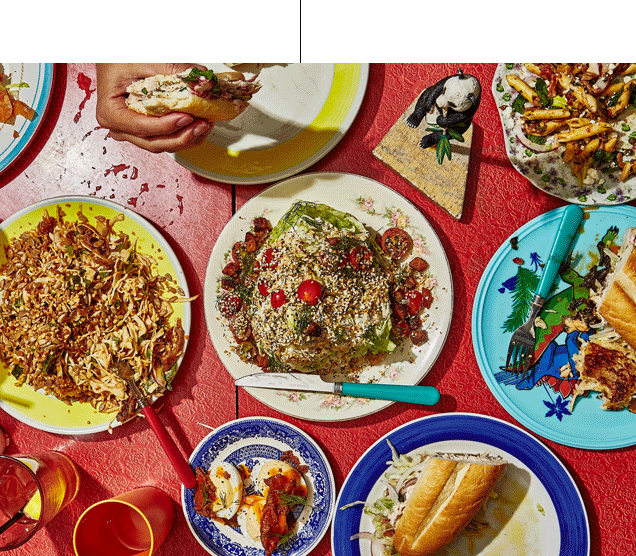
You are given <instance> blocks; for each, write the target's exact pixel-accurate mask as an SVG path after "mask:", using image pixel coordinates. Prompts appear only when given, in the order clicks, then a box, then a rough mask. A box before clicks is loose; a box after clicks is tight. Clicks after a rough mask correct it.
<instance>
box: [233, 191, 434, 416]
mask: <svg viewBox="0 0 636 556" xmlns="http://www.w3.org/2000/svg"><path fill="white" fill-rule="evenodd" d="M355 203H356V205H357V206H358V207H359V209H360V210H361V211H362V212H366V213H367V214H369V215H371V216H376V217H380V218H383V219H385V220H386V222H387V224H388V225H389V227H397V228H402V229H403V230H406V231H407V232H409V234H410V235H411V237H412V239H413V254H414V255H416V256H421V257H426V256H427V255H430V254H431V252H430V250H429V249H428V247H427V244H426V238H425V237H424V236H422V235H421V234H417V233H416V232H415V229H414V227H413V226H412V225H411V221H410V218H409V217H408V216H407V215H406V214H404V212H403V211H402V210H401V209H400V208H398V207H383V208H382V209H378V210H376V203H375V201H374V199H373V198H372V197H362V196H360V197H358V198H356V199H355ZM271 212H272V211H271V210H270V209H267V208H266V209H264V210H263V211H262V213H261V215H262V216H267V214H269V213H271ZM228 256H229V252H228V253H226V258H227V257H228ZM436 285H437V280H436V279H435V277H434V276H430V275H429V276H428V277H427V279H426V281H425V286H426V287H427V288H429V289H430V290H431V292H432V293H433V297H434V299H435V295H434V294H435V286H436ZM228 334H229V335H228ZM226 335H228V336H227V337H228V340H229V341H230V342H232V338H231V333H230V332H229V329H227V327H226ZM403 373H404V368H403V365H402V364H399V363H391V364H389V365H388V368H387V369H386V370H382V371H380V374H381V376H382V378H388V379H390V380H391V382H395V381H397V380H398V379H399V378H401V377H402V375H403ZM376 381H377V379H376V380H374V381H373V382H376ZM276 395H277V396H281V397H283V398H285V399H286V400H287V401H288V402H290V403H296V404H303V403H304V402H306V401H307V400H308V399H309V396H313V397H316V398H317V399H319V400H320V403H319V407H320V409H327V410H333V411H339V410H341V409H345V408H349V407H351V406H353V405H362V406H366V405H369V403H370V402H371V400H369V399H368V398H353V397H349V396H338V395H335V394H318V393H311V394H307V393H304V392H297V391H283V390H280V391H277V392H276Z"/></svg>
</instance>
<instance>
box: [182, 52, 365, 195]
mask: <svg viewBox="0 0 636 556" xmlns="http://www.w3.org/2000/svg"><path fill="white" fill-rule="evenodd" d="M263 66H264V67H262V68H261V70H260V73H259V74H258V78H257V79H258V81H259V82H260V83H261V84H262V88H261V90H260V91H258V92H257V93H256V94H255V95H254V96H253V97H252V100H250V105H249V106H248V107H247V108H246V109H245V111H244V112H243V113H242V114H240V115H239V116H238V117H237V118H235V119H234V120H231V121H229V122H217V123H216V124H215V125H214V128H213V130H212V132H211V133H210V135H208V137H207V138H206V140H205V141H204V142H203V143H202V144H201V145H198V146H196V147H192V148H190V149H186V150H183V151H179V152H178V153H176V154H174V155H173V156H174V158H175V160H176V161H177V162H178V163H179V164H181V165H183V166H185V167H186V168H188V169H189V170H191V171H193V172H194V173H195V174H198V175H200V176H203V177H205V178H208V179H212V180H216V181H220V182H224V183H235V184H260V183H271V182H274V181H278V180H281V179H284V178H288V177H290V176H293V175H295V174H297V173H299V172H301V171H302V170H304V169H305V168H308V167H309V166H311V165H312V164H314V163H315V162H317V161H318V160H320V159H321V158H322V157H323V156H325V155H326V154H327V153H328V152H329V151H330V150H331V149H333V148H334V147H335V146H336V145H337V144H338V142H339V141H340V140H341V139H342V137H343V136H344V134H345V133H346V132H347V130H348V129H349V127H350V126H351V124H352V123H353V120H354V119H355V117H356V115H357V113H358V110H359V109H360V106H361V104H362V100H363V98H364V94H365V91H366V87H367V80H368V76H369V64H263ZM209 67H210V68H211V69H213V70H214V71H228V68H227V67H224V66H222V65H220V64H211V65H209ZM237 69H242V68H237ZM246 77H251V74H249V73H246Z"/></svg>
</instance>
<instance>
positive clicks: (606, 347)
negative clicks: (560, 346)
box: [572, 338, 636, 411]
mask: <svg viewBox="0 0 636 556" xmlns="http://www.w3.org/2000/svg"><path fill="white" fill-rule="evenodd" d="M574 359H575V361H576V368H577V370H578V372H579V378H580V380H579V383H578V384H577V386H576V388H575V389H574V392H573V394H572V406H573V405H574V400H575V399H576V397H577V396H580V395H581V394H584V393H585V392H587V391H589V390H592V391H595V392H599V394H600V398H601V400H602V401H603V405H602V406H601V407H602V409H610V410H617V409H624V408H625V407H628V406H630V411H636V401H633V399H634V396H635V395H636V351H635V350H634V349H633V348H632V347H631V346H630V345H629V344H627V343H626V342H623V341H621V340H620V339H607V338H598V339H590V341H588V342H586V343H585V344H583V346H581V348H580V349H579V353H578V354H577V355H575V356H574ZM630 404H631V405H630Z"/></svg>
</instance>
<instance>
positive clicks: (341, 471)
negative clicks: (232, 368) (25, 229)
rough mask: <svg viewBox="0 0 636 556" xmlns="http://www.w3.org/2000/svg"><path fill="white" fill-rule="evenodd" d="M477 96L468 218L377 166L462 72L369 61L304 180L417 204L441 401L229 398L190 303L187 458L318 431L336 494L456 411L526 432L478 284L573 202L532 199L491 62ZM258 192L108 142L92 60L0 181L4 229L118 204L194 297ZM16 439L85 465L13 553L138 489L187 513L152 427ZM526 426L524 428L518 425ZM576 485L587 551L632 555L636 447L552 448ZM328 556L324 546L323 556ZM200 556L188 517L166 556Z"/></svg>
mask: <svg viewBox="0 0 636 556" xmlns="http://www.w3.org/2000/svg"><path fill="white" fill-rule="evenodd" d="M460 65H461V67H462V68H463V70H464V71H465V72H467V73H472V74H474V75H476V76H477V77H478V78H479V79H480V81H481V83H482V86H483V88H484V94H483V98H482V102H481V107H480V109H479V111H478V112H477V115H476V117H475V120H474V123H475V127H474V136H473V145H472V155H471V162H470V169H469V178H468V190H467V194H466V199H465V204H464V213H463V216H462V218H461V220H460V221H457V220H455V219H454V218H453V217H451V216H449V215H448V214H447V213H446V212H445V211H443V210H442V209H440V208H438V207H437V206H436V205H434V204H433V203H432V202H431V201H430V200H429V199H428V198H426V197H425V196H424V195H422V194H421V193H419V192H418V191H417V190H415V189H414V188H413V187H412V186H410V185H409V184H408V183H407V182H405V181H404V180H403V179H402V178H401V177H400V176H398V175H397V174H396V173H394V172H393V171H391V170H390V169H389V168H387V167H386V166H385V165H384V164H383V163H382V162H380V161H379V160H377V159H375V158H374V157H373V155H372V150H373V148H374V147H375V146H376V145H377V144H378V142H379V141H380V140H381V138H382V137H383V136H384V135H385V134H386V133H387V131H388V130H389V128H390V127H391V125H392V124H393V123H394V122H395V121H396V119H397V118H398V117H399V116H400V115H401V114H402V113H403V112H404V111H405V109H406V108H407V107H408V106H409V105H410V103H411V102H412V101H413V100H414V98H415V97H416V96H417V95H418V94H419V92H420V91H421V90H422V89H423V88H424V87H425V86H428V85H431V84H433V83H435V82H436V81H438V80H439V79H441V78H442V77H444V76H446V75H449V74H452V73H455V72H456V70H457V67H458V65H457V64H432V65H429V64H425V65H412V64H387V65H384V64H372V65H371V68H370V75H369V85H368V88H367V92H366V96H365V98H364V102H363V104H362V107H361V109H360V112H359V113H358V116H357V117H356V119H355V121H354V122H353V125H352V126H351V128H350V129H349V131H348V133H347V134H346V135H345V136H344V138H343V139H342V140H341V142H340V143H339V144H338V145H337V146H336V147H335V148H334V149H333V150H332V151H331V152H330V153H329V154H328V155H327V156H325V157H324V158H323V159H322V160H320V161H319V162H318V163H316V164H314V165H313V166H312V167H310V168H309V169H308V170H306V172H315V171H334V172H348V173H354V174H360V175H362V176H366V177H369V178H372V179H375V180H377V181H379V182H382V183H384V184H386V185H387V186H389V187H391V188H393V189H394V190H396V191H398V192H399V193H401V194H402V195H404V196H406V197H407V198H409V199H410V200H411V201H412V202H413V203H414V204H415V205H417V207H418V208H419V209H420V210H421V211H422V213H423V215H424V216H425V217H426V218H427V220H428V221H429V222H430V223H431V225H432V226H433V228H434V229H435V231H436V233H437V235H438V236H439V238H440V239H441V242H442V244H443V246H444V249H445V250H446V253H447V255H448V258H449V261H450V265H451V268H452V269H453V286H454V292H455V300H454V311H453V323H452V327H451V330H450V334H449V336H448V339H447V342H446V344H445V347H444V349H443V351H442V353H441V355H440V357H439V359H438V361H437V362H436V364H435V366H434V368H433V369H432V370H431V371H430V373H429V374H428V375H427V378H426V383H429V384H433V385H435V386H437V387H438V388H439V390H440V391H441V392H442V400H441V402H440V403H439V404H438V405H436V406H435V407H433V408H419V407H417V408H416V407H414V406H409V405H406V404H401V403H396V404H393V405H392V406H390V407H389V408H387V409H385V410H383V411H380V412H378V413H376V414H374V415H371V416H369V417H366V418H362V419H357V420H353V421H348V422H338V423H333V424H331V423H316V422H308V421H303V420H299V419H295V418H290V417H287V416H285V415H283V414H281V413H279V412H277V411H276V410H273V409H270V408H268V407H266V406H265V405H263V404H261V403H260V402H258V401H257V400H255V399H254V398H252V397H251V396H250V395H248V394H246V393H245V392H244V391H242V390H241V391H238V393H237V391H236V389H235V387H234V384H233V382H232V380H231V379H230V375H229V374H228V372H227V371H226V370H225V369H224V367H223V365H222V364H221V362H220V360H219V358H218V356H217V354H216V352H215V350H214V348H213V346H212V344H211V342H210V339H209V337H208V333H207V330H206V326H205V320H204V316H203V302H202V299H201V298H199V299H198V300H197V301H195V302H194V303H193V304H192V310H193V318H192V330H191V340H190V344H189V347H188V351H187V356H186V359H185V361H184V364H183V366H182V368H181V370H180V371H179V374H178V377H177V379H176V381H175V383H174V390H173V392H171V393H170V395H169V396H167V397H166V398H165V401H166V403H165V406H164V408H163V409H162V410H161V412H160V417H161V419H162V420H163V421H164V423H166V424H167V426H168V428H169V430H170V432H171V434H172V435H173V437H174V438H175V439H176V442H177V444H178V445H179V446H180V448H181V449H182V451H183V452H184V453H185V454H186V455H188V454H189V453H190V452H191V451H192V449H193V448H194V447H195V446H196V445H197V444H198V443H199V441H200V440H201V439H202V438H203V437H204V436H205V435H206V434H207V432H208V430H207V429H206V428H204V427H202V426H201V425H200V424H199V423H206V424H208V425H210V426H212V427H216V426H218V425H220V424H222V423H224V422H227V421H230V420H232V419H235V418H237V417H246V416H250V415H265V416H270V417H275V418H281V419H285V420H287V421H289V422H291V423H293V424H294V425H297V426H299V427H300V428H302V429H304V430H305V431H306V432H307V433H309V434H310V435H311V436H312V437H313V438H314V439H316V441H317V442H318V444H319V445H320V446H321V448H322V449H323V451H324V452H325V453H326V454H327V457H328V459H329V463H330V464H331V466H332V468H333V472H334V476H335V479H336V486H337V487H338V488H339V487H340V486H341V485H342V483H343V481H344V479H345V477H346V476H347V473H348V472H349V470H350V469H351V468H352V466H353V465H354V463H355V462H356V461H357V459H358V458H359V457H360V456H361V455H362V453H363V452H364V451H365V450H366V449H367V448H368V447H369V446H370V445H371V444H372V443H373V442H374V441H375V440H377V439H378V438H379V437H380V436H382V435H384V434H385V433H387V432H389V431H391V430H392V429H394V428H395V427H397V426H399V425H401V424H403V423H406V422H408V421H410V420H413V419H415V418H418V417H422V416H425V415H432V414H438V413H446V412H454V411H462V412H473V413H481V414H485V415H491V416H494V417H497V418H500V419H503V420H505V421H508V422H511V423H514V424H518V423H516V421H514V419H512V418H511V417H510V416H509V415H508V413H507V412H506V411H505V410H504V409H503V408H502V406H501V405H500V404H499V403H498V402H497V401H496V399H495V398H494V396H493V395H492V394H491V393H490V390H489V389H488V388H487V386H486V384H485V383H484V381H483V379H482V377H481V373H480V371H479V368H478V366H477V362H476V359H475V356H474V353H473V348H472V340H471V326H470V317H471V309H472V304H473V300H474V296H475V290H476V288H477V284H478V282H479V279H480V277H481V275H482V272H483V271H484V269H485V267H486V265H487V263H488V262H489V260H490V258H491V257H492V255H493V254H494V253H495V251H496V250H497V249H498V247H499V246H500V245H501V243H502V242H503V241H504V240H505V239H506V238H507V237H508V236H509V235H510V234H512V233H513V232H514V231H515V230H516V229H517V228H519V227H520V226H521V225H523V224H524V223H525V222H527V221H529V220H531V219H532V218H534V217H536V216H538V215H540V214H541V213H543V212H545V211H547V210H551V209H553V208H556V207H558V206H561V205H562V204H564V203H563V202H562V201H560V200H558V199H555V198H552V197H549V196H548V195H546V194H545V193H543V192H541V191H539V190H537V189H535V188H534V187H533V186H532V185H531V184H530V183H529V182H528V181H526V180H525V179H524V178H523V177H521V176H520V175H519V174H518V173H517V172H516V171H515V170H514V169H513V168H512V166H511V164H510V162H509V161H508V158H507V156H506V152H505V149H504V145H503V136H502V131H501V126H500V123H499V117H498V114H497V108H496V106H495V103H494V100H493V98H492V95H491V94H490V91H489V90H490V84H491V82H492V77H493V74H494V71H495V65H494V64H486V65H482V64H460ZM264 187H265V186H236V187H233V186H230V185H226V184H220V183H216V182H213V181H209V180H206V179H203V178H199V177H198V176H196V175H194V174H192V173H191V172H190V171H188V170H186V169H185V168H183V167H181V166H180V165H179V164H177V163H176V162H175V161H174V160H173V159H172V158H171V157H170V156H168V155H166V154H161V155H153V154H150V153H146V152H145V151H141V150H139V149H137V148H135V147H133V146H131V145H129V144H127V143H118V142H116V141H114V140H113V139H111V138H109V137H108V136H107V131H106V130H104V129H102V128H100V127H99V126H98V124H97V121H96V119H95V69H94V66H93V65H91V64H68V65H57V66H56V76H55V85H54V94H53V99H52V104H51V106H50V109H49V111H48V112H47V114H46V116H45V122H44V124H43V126H42V127H41V129H40V130H39V132H38V134H37V135H36V137H35V139H34V141H33V142H32V144H31V145H30V146H29V148H28V149H27V150H26V151H25V152H24V153H23V154H22V156H21V157H20V158H19V159H18V160H17V161H16V162H15V163H14V164H13V165H12V166H10V167H9V168H8V169H7V170H6V171H5V172H3V173H2V174H0V220H1V219H4V218H7V217H9V216H10V215H12V214H13V213H14V212H16V211H17V210H19V209H21V208H23V207H25V206H27V205H29V204H31V203H33V202H36V201H38V200H41V199H46V198H50V197H55V196H59V195H69V194H84V195H92V196H96V197H99V198H105V199H110V200H113V201H115V202H117V203H120V204H122V205H125V206H128V207H130V208H132V209H134V210H136V211H137V212H138V213H140V214H141V215H143V216H144V217H146V218H147V219H149V220H150V221H151V222H152V223H153V224H154V225H155V226H156V227H157V228H158V229H159V230H161V232H162V233H163V235H164V237H165V238H166V239H167V241H168V242H169V243H170V245H171V246H172V247H173V249H174V250H175V252H176V253H177V255H178V256H179V258H180V261H181V264H182V266H183V267H184V269H185V272H186V275H187V280H188V284H189V288H190V292H191V293H192V294H193V295H195V294H198V295H201V294H202V291H203V280H204V275H205V269H206V266H207V263H208V259H209V256H210V252H211V249H212V246H213V245H214V242H215V240H216V238H217V237H218V235H219V233H220V232H221V230H222V229H223V226H224V224H225V223H226V222H227V221H228V220H229V219H230V218H231V216H232V199H233V195H235V201H236V206H237V207H240V206H241V205H242V204H243V203H244V202H245V201H247V200H248V199H250V198H251V197H252V196H253V195H255V194H256V193H258V192H259V191H261V190H262V189H263V188H264ZM0 427H2V428H3V429H4V430H5V431H7V432H8V434H9V436H10V437H11V445H10V447H9V449H8V453H9V454H11V453H17V452H28V451H33V450H41V449H54V450H61V451H63V452H64V453H66V454H68V455H69V456H70V457H71V458H72V459H73V460H74V461H75V462H76V463H77V464H78V466H79V467H80V468H81V481H82V486H81V489H80V493H79V495H78V496H77V497H76V498H75V500H74V501H73V502H72V503H71V504H70V505H69V506H68V507H67V508H66V509H65V510H64V511H63V512H62V513H61V514H59V515H58V516H57V517H56V518H55V519H54V520H53V521H52V522H51V523H50V524H49V525H48V526H47V527H46V528H45V530H44V531H41V532H39V533H38V534H37V535H36V536H35V537H34V538H33V539H32V540H31V541H30V542H29V543H28V544H27V545H25V546H24V547H22V548H20V549H17V550H15V551H14V553H15V554H16V556H22V555H24V556H27V555H29V556H30V555H33V554H37V555H42V556H54V555H71V554H73V548H72V532H73V526H74V524H75V522H76V520H77V518H78V517H79V515H80V514H81V512H82V511H83V510H84V509H85V508H86V507H87V506H89V505H90V504H92V503H94V502H96V501H98V500H100V499H103V498H107V497H109V496H112V495H114V494H118V493H121V492H124V491H127V490H130V489H131V488H134V487H136V486H140V485H155V486H158V487H160V488H162V489H163V490H164V491H166V492H167V493H168V494H169V495H170V496H171V497H172V498H173V499H174V501H175V503H177V504H179V500H180V496H179V484H178V480H177V478H176V475H175V473H174V471H173V470H172V467H171V466H170V464H169V462H168V460H167V459H166V457H165V456H164V453H163V452H162V450H161V449H160V447H159V444H158V443H157V440H156V438H155V436H154V434H153V432H152V431H151V430H150V429H149V428H148V426H147V424H146V423H145V422H143V421H140V422H135V423H129V424H127V425H126V426H123V427H118V428H116V429H115V430H114V432H113V433H112V434H109V433H107V432H104V433H99V434H95V435H92V436H89V437H85V436H81V437H67V436H60V435H56V434H50V433H46V432H42V431H39V430H35V429H33V428H31V427H28V426H26V425H24V424H22V423H21V422H19V421H17V420H15V419H13V418H12V417H10V416H9V415H7V414H6V413H4V412H1V411H0ZM522 428H523V427H522ZM544 443H545V444H547V445H548V446H549V447H550V448H551V449H552V450H553V451H554V452H555V453H556V454H557V457H558V458H559V459H560V460H561V461H562V462H563V463H564V464H565V466H566V468H567V469H568V471H569V472H570V473H571V474H572V476H573V478H574V480H575V482H576V484H577V486H578V488H579V490H580V492H581V494H582V497H583V500H584V503H585V507H586V510H587V513H588V518H589V522H590V530H591V545H592V548H591V554H592V555H594V556H599V555H601V554H602V555H604V556H612V555H616V556H626V555H628V554H636V527H635V526H634V515H635V514H636V493H635V490H634V487H633V484H634V477H635V476H636V458H635V457H634V456H635V455H636V454H635V452H634V448H631V447H630V448H625V449H620V450H608V451H588V450H580V449H576V448H569V447H565V446H561V445H558V444H556V443H554V442H551V441H548V440H544ZM330 553H331V546H330V539H329V534H327V535H326V536H325V538H324V539H323V540H322V542H321V543H320V544H319V546H318V548H316V550H315V551H314V554H315V556H322V555H325V554H330ZM157 554H158V555H160V556H166V555H169V554H170V555H173V554H191V555H204V554H206V552H205V550H204V549H203V548H201V546H200V545H199V544H198V543H197V541H196V540H195V539H194V537H193V536H192V535H191V533H190V531H189V529H188V526H187V524H186V522H185V519H184V517H183V514H182V513H181V512H179V513H178V518H177V522H176V525H175V527H174V529H173V531H172V532H171V534H170V536H169V537H168V539H167V540H166V542H165V543H164V544H163V546H162V547H161V548H160V549H159V551H158V552H157Z"/></svg>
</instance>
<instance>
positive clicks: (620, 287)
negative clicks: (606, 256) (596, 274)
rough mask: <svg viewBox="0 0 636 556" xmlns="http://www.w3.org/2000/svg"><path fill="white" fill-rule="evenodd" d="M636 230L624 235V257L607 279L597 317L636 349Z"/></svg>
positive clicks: (622, 250)
mask: <svg viewBox="0 0 636 556" xmlns="http://www.w3.org/2000/svg"><path fill="white" fill-rule="evenodd" d="M635 231H636V230H634V229H633V228H630V229H628V230H627V231H626V233H625V239H624V241H623V246H622V247H621V255H620V258H619V260H618V262H617V263H616V266H615V267H614V271H613V272H612V273H611V274H610V275H609V276H608V277H607V281H606V285H605V289H604V291H603V293H602V295H601V298H600V300H599V304H598V307H597V310H598V313H599V314H600V315H601V316H602V317H603V318H604V319H605V320H606V321H607V322H608V324H609V325H610V326H611V327H612V328H613V329H614V330H616V332H617V333H618V334H619V335H620V336H621V337H622V338H623V339H624V340H625V341H626V342H627V343H628V344H629V345H630V346H632V347H633V348H634V349H636V250H634V232H635Z"/></svg>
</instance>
